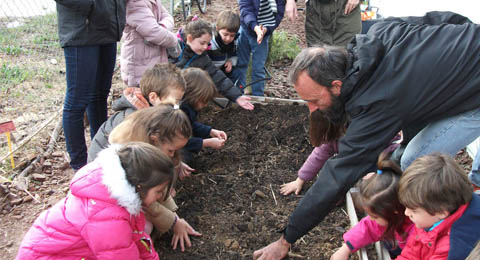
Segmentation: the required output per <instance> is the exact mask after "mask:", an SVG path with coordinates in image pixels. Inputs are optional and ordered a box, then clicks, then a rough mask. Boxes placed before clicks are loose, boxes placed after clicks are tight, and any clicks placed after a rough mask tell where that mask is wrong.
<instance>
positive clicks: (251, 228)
mask: <svg viewBox="0 0 480 260" xmlns="http://www.w3.org/2000/svg"><path fill="white" fill-rule="evenodd" d="M247 227H248V231H249V232H253V223H248V225H247Z"/></svg>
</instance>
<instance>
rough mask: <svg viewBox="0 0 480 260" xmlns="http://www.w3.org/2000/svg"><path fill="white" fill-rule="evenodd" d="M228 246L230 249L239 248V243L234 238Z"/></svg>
mask: <svg viewBox="0 0 480 260" xmlns="http://www.w3.org/2000/svg"><path fill="white" fill-rule="evenodd" d="M230 248H231V249H239V248H240V244H239V243H238V242H237V241H236V240H233V242H232V244H231V245H230Z"/></svg>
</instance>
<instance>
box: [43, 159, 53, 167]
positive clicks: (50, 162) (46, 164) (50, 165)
mask: <svg viewBox="0 0 480 260" xmlns="http://www.w3.org/2000/svg"><path fill="white" fill-rule="evenodd" d="M43 167H52V161H50V160H47V161H45V162H44V163H43Z"/></svg>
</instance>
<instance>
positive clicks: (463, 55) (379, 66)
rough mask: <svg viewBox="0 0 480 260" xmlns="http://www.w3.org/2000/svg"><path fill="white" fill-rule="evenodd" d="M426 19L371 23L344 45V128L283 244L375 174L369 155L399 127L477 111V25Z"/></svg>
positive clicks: (479, 80) (373, 155) (373, 158)
mask: <svg viewBox="0 0 480 260" xmlns="http://www.w3.org/2000/svg"><path fill="white" fill-rule="evenodd" d="M437 16H438V17H437V18H441V14H440V13H437ZM446 17H449V18H451V17H450V16H446ZM426 20H427V19H426ZM429 21H431V20H429ZM434 21H436V23H437V24H436V25H427V24H419V20H418V19H417V20H416V21H415V23H414V24H411V23H408V19H404V20H403V21H398V22H397V21H393V22H382V23H377V24H375V25H373V26H372V28H370V30H369V32H368V34H367V35H356V37H355V39H354V40H353V41H352V43H351V44H349V46H348V49H349V51H350V52H351V54H352V58H353V64H352V67H351V68H350V69H349V70H348V71H347V73H346V78H345V80H344V82H343V86H342V91H341V94H340V98H341V100H342V101H343V102H344V104H345V110H346V112H347V113H348V114H349V116H350V119H351V121H350V125H349V127H348V129H347V132H346V134H345V136H344V137H343V138H341V139H340V141H339V153H338V155H337V156H336V157H333V158H330V159H329V160H328V161H327V162H326V163H325V165H324V166H323V168H322V170H321V171H320V173H319V175H318V178H317V181H316V182H315V184H314V185H313V186H312V187H311V188H310V189H309V190H308V192H307V193H306V195H305V197H303V198H302V200H301V201H300V203H299V204H298V206H297V207H296V209H295V210H294V212H293V213H292V215H291V216H290V219H289V223H288V225H287V228H286V230H285V231H284V236H285V239H286V240H287V241H288V242H290V243H293V242H295V241H296V240H297V239H299V238H300V237H301V236H303V235H304V234H306V233H307V232H308V231H309V230H311V229H312V228H313V227H314V226H316V225H317V224H318V223H319V222H320V221H321V220H322V219H323V218H324V217H325V216H326V215H327V214H328V212H330V210H331V209H332V208H333V207H334V206H335V203H336V202H337V201H338V199H339V198H341V197H342V196H343V195H345V193H346V192H347V190H348V189H349V188H350V187H352V186H353V185H354V184H355V183H356V182H357V181H358V180H359V179H360V178H361V177H362V176H364V175H365V174H366V173H368V172H370V171H372V170H374V169H375V163H376V161H377V156H378V155H379V154H380V152H381V151H382V150H383V149H385V147H387V145H388V144H389V142H390V140H391V139H392V137H393V136H395V134H396V133H398V131H399V130H401V129H404V128H406V127H407V126H410V125H421V124H424V123H429V122H434V121H436V120H439V119H443V118H446V117H450V116H454V115H458V114H460V113H463V112H466V111H469V110H473V109H476V108H479V107H480V26H479V25H476V24H471V23H465V24H461V25H454V24H446V23H441V21H442V19H436V20H434ZM449 21H451V20H449ZM459 134H461V133H459Z"/></svg>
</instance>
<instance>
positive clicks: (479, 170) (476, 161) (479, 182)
mask: <svg viewBox="0 0 480 260" xmlns="http://www.w3.org/2000/svg"><path fill="white" fill-rule="evenodd" d="M468 179H470V181H471V182H472V184H473V185H475V186H477V188H480V152H479V151H478V150H477V154H475V157H474V158H473V163H472V170H471V171H470V173H469V174H468Z"/></svg>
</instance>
